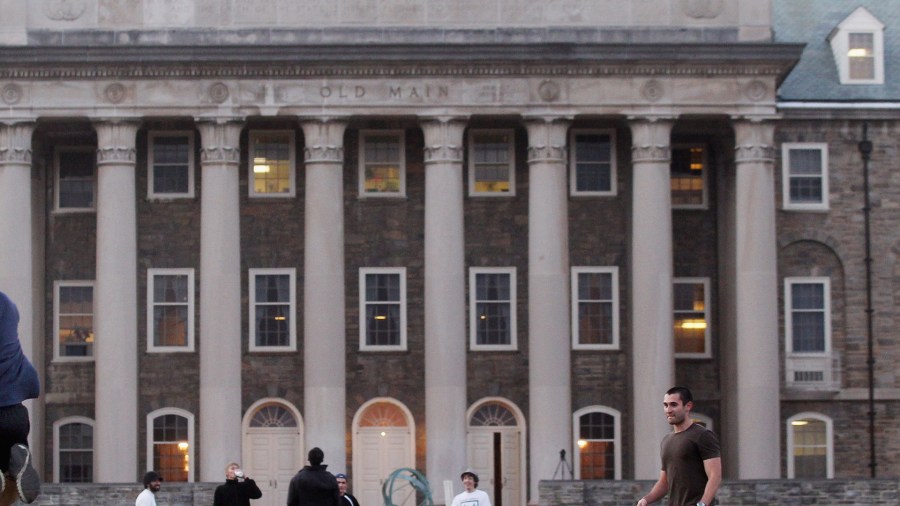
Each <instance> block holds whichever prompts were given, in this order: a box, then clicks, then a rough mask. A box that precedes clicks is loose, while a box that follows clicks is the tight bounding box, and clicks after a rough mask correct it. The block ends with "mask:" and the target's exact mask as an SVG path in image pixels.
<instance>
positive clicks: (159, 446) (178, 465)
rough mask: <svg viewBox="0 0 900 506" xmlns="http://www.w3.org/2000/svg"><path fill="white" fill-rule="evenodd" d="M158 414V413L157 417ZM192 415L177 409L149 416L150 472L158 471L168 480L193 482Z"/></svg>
mask: <svg viewBox="0 0 900 506" xmlns="http://www.w3.org/2000/svg"><path fill="white" fill-rule="evenodd" d="M156 413H159V414H156ZM185 414H187V415H189V413H187V412H185V411H183V410H180V409H174V408H164V409H161V410H157V411H154V412H153V413H151V414H150V415H148V417H150V418H149V419H148V427H147V430H148V432H149V434H148V435H147V441H148V445H149V448H148V450H149V451H148V455H147V460H148V461H149V464H148V465H149V466H152V467H148V469H155V470H156V471H157V472H158V473H159V474H161V475H162V476H163V478H165V480H166V481H168V482H172V481H183V482H192V481H194V473H193V471H192V468H193V453H194V452H193V446H194V420H193V416H192V415H190V416H183V415H185Z"/></svg>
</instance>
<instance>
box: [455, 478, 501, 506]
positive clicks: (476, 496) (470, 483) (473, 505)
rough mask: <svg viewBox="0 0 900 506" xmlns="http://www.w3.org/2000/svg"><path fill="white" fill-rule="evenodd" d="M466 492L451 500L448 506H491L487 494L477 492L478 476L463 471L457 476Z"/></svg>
mask: <svg viewBox="0 0 900 506" xmlns="http://www.w3.org/2000/svg"><path fill="white" fill-rule="evenodd" d="M459 479H461V480H462V483H463V487H465V489H466V491H465V492H463V493H461V494H459V495H457V496H456V497H454V498H453V502H452V503H450V506H491V498H490V497H488V495H487V492H485V491H483V490H478V489H477V488H476V487H478V475H477V474H475V473H473V472H472V471H464V472H463V473H462V474H461V475H459Z"/></svg>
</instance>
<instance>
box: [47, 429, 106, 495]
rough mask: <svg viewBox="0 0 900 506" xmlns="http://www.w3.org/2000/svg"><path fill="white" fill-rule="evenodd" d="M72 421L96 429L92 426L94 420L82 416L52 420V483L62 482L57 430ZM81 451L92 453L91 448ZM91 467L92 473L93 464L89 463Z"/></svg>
mask: <svg viewBox="0 0 900 506" xmlns="http://www.w3.org/2000/svg"><path fill="white" fill-rule="evenodd" d="M73 423H81V424H84V425H90V427H91V429H92V430H93V429H96V427H94V420H92V419H90V418H87V417H84V416H67V417H65V418H60V419H59V420H56V421H55V422H53V483H63V482H61V481H60V478H61V477H62V469H61V468H60V466H61V465H62V458H61V456H60V446H59V445H60V440H59V430H60V429H61V428H62V427H63V426H64V425H69V424H73ZM94 434H95V435H96V431H95V432H94ZM82 451H90V452H91V454H92V455H93V453H94V449H93V448H84V449H83V450H82ZM91 468H92V469H91V473H92V474H93V472H94V471H95V469H93V464H91ZM94 478H95V479H96V476H94ZM65 483H69V482H65Z"/></svg>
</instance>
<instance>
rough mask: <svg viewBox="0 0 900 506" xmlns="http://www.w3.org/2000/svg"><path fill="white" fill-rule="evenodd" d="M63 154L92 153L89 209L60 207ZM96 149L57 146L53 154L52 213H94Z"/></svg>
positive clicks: (95, 203) (95, 205)
mask: <svg viewBox="0 0 900 506" xmlns="http://www.w3.org/2000/svg"><path fill="white" fill-rule="evenodd" d="M63 153H94V167H93V172H92V173H91V181H92V182H93V190H92V191H93V199H92V200H93V205H92V206H90V207H61V206H60V202H59V190H60V170H61V167H60V155H61V154H63ZM96 153H97V149H96V148H94V147H92V146H57V147H56V149H55V150H54V152H53V163H54V169H55V170H54V171H53V172H54V174H53V177H54V183H55V184H54V188H53V200H54V211H55V212H58V213H84V212H95V211H96V210H97V158H96Z"/></svg>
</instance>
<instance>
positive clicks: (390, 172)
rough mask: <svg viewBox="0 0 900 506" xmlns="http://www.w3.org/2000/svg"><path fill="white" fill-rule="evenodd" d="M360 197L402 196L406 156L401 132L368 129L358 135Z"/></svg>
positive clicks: (404, 186)
mask: <svg viewBox="0 0 900 506" xmlns="http://www.w3.org/2000/svg"><path fill="white" fill-rule="evenodd" d="M359 139H360V141H359V169H360V174H359V195H360V197H397V196H403V195H405V194H406V156H405V147H404V138H403V131H402V130H372V131H362V132H360V134H359Z"/></svg>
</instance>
